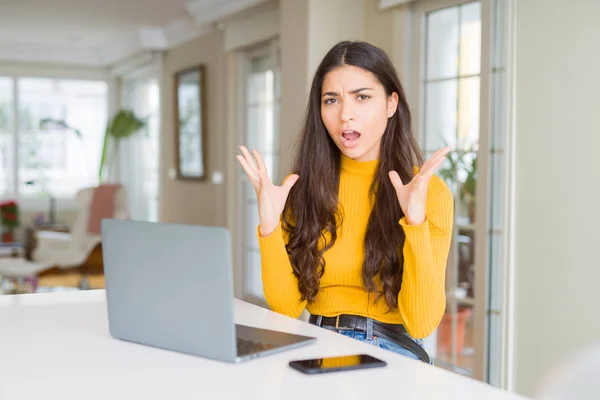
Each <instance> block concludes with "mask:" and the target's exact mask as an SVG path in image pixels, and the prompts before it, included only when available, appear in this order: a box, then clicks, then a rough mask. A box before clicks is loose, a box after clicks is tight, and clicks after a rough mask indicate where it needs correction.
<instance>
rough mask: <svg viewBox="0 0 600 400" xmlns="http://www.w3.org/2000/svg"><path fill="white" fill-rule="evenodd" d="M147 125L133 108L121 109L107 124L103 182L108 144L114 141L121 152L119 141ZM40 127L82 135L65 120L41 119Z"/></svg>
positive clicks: (103, 158) (102, 154)
mask: <svg viewBox="0 0 600 400" xmlns="http://www.w3.org/2000/svg"><path fill="white" fill-rule="evenodd" d="M144 126H146V121H144V120H143V119H141V118H139V117H137V116H136V115H135V113H134V112H133V111H131V110H125V109H121V110H119V111H118V112H117V113H116V114H115V116H114V117H112V118H111V119H110V120H109V121H108V122H107V124H106V130H105V132H104V139H103V144H102V153H101V155H100V165H99V168H98V179H99V181H100V182H102V174H103V173H104V170H105V168H106V167H107V164H108V163H109V160H108V158H109V156H108V146H109V144H110V143H111V142H112V143H114V146H115V147H114V149H115V154H118V152H119V141H120V140H121V139H124V138H128V137H130V136H132V135H133V134H135V133H136V132H138V131H139V130H140V129H142V128H143V127H144ZM40 129H63V130H70V131H72V132H73V133H74V134H75V135H77V136H78V137H82V134H81V132H80V131H79V130H78V129H76V128H74V127H72V126H70V125H68V124H67V123H66V122H65V121H64V120H57V119H52V118H44V119H42V120H40Z"/></svg>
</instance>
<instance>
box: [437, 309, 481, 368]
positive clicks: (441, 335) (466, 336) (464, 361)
mask: <svg viewBox="0 0 600 400" xmlns="http://www.w3.org/2000/svg"><path fill="white" fill-rule="evenodd" d="M454 315H455V317H454ZM473 319H474V318H473V307H472V306H466V305H460V306H458V308H457V312H456V314H453V313H451V312H448V313H446V314H444V317H443V318H442V321H441V322H440V325H439V327H438V337H437V360H441V361H442V363H443V364H454V365H455V366H458V367H459V368H458V369H455V370H456V371H457V372H465V371H461V369H465V370H467V371H472V370H473V367H474V357H473V355H474V348H473V346H474V329H473V328H474V327H473ZM453 327H455V328H454V329H453ZM453 342H454V346H452V343H453ZM454 357H456V359H454ZM442 363H440V364H442ZM451 369H452V368H451ZM467 374H468V372H467Z"/></svg>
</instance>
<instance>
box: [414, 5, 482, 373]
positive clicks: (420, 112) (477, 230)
mask: <svg viewBox="0 0 600 400" xmlns="http://www.w3.org/2000/svg"><path fill="white" fill-rule="evenodd" d="M473 1H474V0H417V1H415V2H413V3H411V4H410V5H409V6H408V9H409V13H410V25H411V26H412V28H413V29H412V30H411V31H412V38H411V39H410V48H409V54H408V55H407V57H408V58H409V59H410V60H411V62H410V67H409V69H410V74H409V75H408V76H407V77H409V82H410V90H409V91H408V93H409V95H410V96H411V98H410V103H411V108H412V112H413V115H414V118H413V121H414V122H413V124H414V125H413V129H414V132H415V136H416V138H417V140H418V142H419V144H420V145H421V146H424V139H425V138H424V137H423V136H424V134H423V130H422V127H423V126H424V117H425V116H424V98H425V96H424V90H423V84H422V83H423V82H424V78H425V77H424V71H425V57H426V48H425V45H426V37H427V36H426V23H425V17H426V15H427V13H429V12H433V11H437V10H440V9H444V8H449V7H455V6H460V5H463V4H468V3H472V2H473ZM479 1H480V3H481V66H480V73H479V76H480V119H479V149H480V150H479V151H478V164H477V167H478V176H479V180H478V184H477V189H476V198H477V203H478V204H483V205H486V206H484V207H477V210H476V213H477V214H476V218H475V224H474V229H473V232H474V234H475V237H479V238H485V239H487V238H488V231H489V227H488V215H489V214H488V206H487V205H488V204H489V200H490V199H489V192H490V191H489V187H488V180H489V161H490V159H489V156H488V153H487V152H486V151H483V149H486V150H487V149H488V148H489V138H490V129H491V126H490V125H491V119H490V90H491V86H490V85H491V79H490V71H491V67H492V66H491V56H490V53H491V22H492V9H491V7H492V2H493V1H494V0H479ZM456 251H457V249H456V248H455V246H453V248H452V249H451V251H450V257H449V262H448V267H449V268H448V269H447V274H454V275H455V279H456V275H457V274H458V271H455V268H453V267H452V265H453V264H455V262H454V261H453V257H456ZM489 251H490V250H489V245H488V240H477V241H476V244H475V261H474V265H475V267H476V270H475V293H474V315H473V318H474V326H475V336H474V348H475V354H474V366H473V378H475V379H478V380H482V381H487V380H488V373H487V372H488V367H487V363H488V359H487V354H488V351H487V346H488V343H487V334H488V332H487V330H488V329H487V325H488V324H487V311H488V307H489V305H488V299H487V297H488V293H487V292H488V281H489V262H488V260H489ZM451 303H452V307H457V303H456V301H455V300H454V301H452V300H451ZM482 311H483V312H482ZM453 327H454V323H453ZM453 330H454V331H455V329H453Z"/></svg>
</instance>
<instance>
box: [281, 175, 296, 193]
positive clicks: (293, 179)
mask: <svg viewBox="0 0 600 400" xmlns="http://www.w3.org/2000/svg"><path fill="white" fill-rule="evenodd" d="M298 178H300V176H298V175H297V174H292V175H290V176H288V177H287V179H286V180H285V181H284V182H283V185H281V187H283V188H285V190H286V192H288V193H289V191H290V190H291V189H292V186H294V184H295V183H296V182H297V181H298Z"/></svg>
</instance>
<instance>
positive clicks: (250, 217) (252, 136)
mask: <svg viewBox="0 0 600 400" xmlns="http://www.w3.org/2000/svg"><path fill="white" fill-rule="evenodd" d="M276 53H277V50H276V45H274V44H273V45H272V46H267V47H266V48H260V49H258V50H256V51H249V52H247V53H246V57H245V60H246V66H245V88H244V92H245V102H244V108H245V111H244V112H245V118H244V120H245V132H244V137H243V139H242V143H245V144H246V146H247V147H248V148H249V149H250V150H251V149H257V150H258V151H259V152H260V154H261V155H262V157H263V160H264V162H265V165H266V167H267V171H268V174H269V177H271V179H274V177H277V176H279V174H278V171H277V168H278V166H279V151H278V150H277V149H279V140H278V138H279V131H278V129H279V122H278V121H279V110H280V92H279V68H278V66H277V55H276ZM239 177H240V185H241V193H242V196H241V197H240V198H241V199H243V205H242V207H243V210H241V212H242V215H243V216H244V218H243V221H244V225H243V229H241V231H243V232H244V233H243V235H244V237H243V240H242V243H243V244H244V246H243V249H244V254H243V255H242V258H241V259H242V260H243V265H244V269H243V276H244V278H243V292H244V298H245V300H247V301H250V302H253V303H256V304H261V305H266V302H265V300H264V295H263V286H262V275H261V257H260V250H259V248H258V239H257V237H256V228H257V226H258V224H259V220H258V203H257V200H256V194H255V192H254V188H253V186H252V182H250V181H249V179H248V178H247V176H246V175H245V172H244V171H243V170H241V169H240V175H239ZM275 184H278V182H275Z"/></svg>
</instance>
